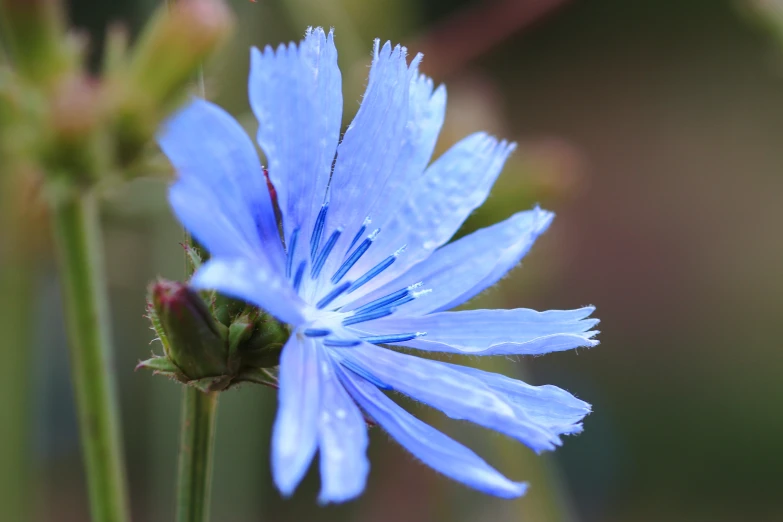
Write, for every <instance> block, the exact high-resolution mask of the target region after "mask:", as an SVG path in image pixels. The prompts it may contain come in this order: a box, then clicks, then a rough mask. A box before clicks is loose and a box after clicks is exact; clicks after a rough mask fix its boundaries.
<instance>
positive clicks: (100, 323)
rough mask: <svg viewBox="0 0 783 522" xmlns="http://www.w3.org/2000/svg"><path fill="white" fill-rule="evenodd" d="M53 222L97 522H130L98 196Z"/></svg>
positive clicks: (59, 212) (72, 200)
mask: <svg viewBox="0 0 783 522" xmlns="http://www.w3.org/2000/svg"><path fill="white" fill-rule="evenodd" d="M52 218H53V220H54V233H55V237H56V246H57V254H58V260H59V265H60V274H61V275H60V277H61V280H62V285H63V298H64V307H65V315H66V319H67V323H68V337H69V341H70V351H71V373H72V378H73V385H74V392H75V395H76V408H77V411H78V416H79V431H80V435H81V440H82V451H83V453H84V462H85V470H86V473H87V487H88V490H89V497H90V511H91V513H92V521H93V522H127V521H129V520H130V515H129V509H128V496H127V484H126V482H125V476H126V475H125V465H124V461H123V456H122V441H121V438H120V430H119V420H118V411H119V409H118V404H117V402H118V401H117V391H116V387H115V383H114V371H113V368H112V365H111V361H110V356H111V346H110V332H109V313H108V312H109V308H108V302H107V301H108V299H107V295H106V286H105V285H106V283H105V278H104V276H103V258H102V245H101V237H100V230H99V221H98V209H97V203H96V201H95V197H94V194H92V193H83V194H79V195H73V196H71V197H67V198H64V199H63V200H61V201H58V202H57V203H55V205H54V208H53V211H52Z"/></svg>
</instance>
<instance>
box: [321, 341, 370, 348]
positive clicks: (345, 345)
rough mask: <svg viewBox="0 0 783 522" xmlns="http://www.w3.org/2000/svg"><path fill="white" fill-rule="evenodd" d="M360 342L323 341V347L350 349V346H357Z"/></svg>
mask: <svg viewBox="0 0 783 522" xmlns="http://www.w3.org/2000/svg"><path fill="white" fill-rule="evenodd" d="M360 344H362V342H361V341H360V340H359V339H324V346H331V347H333V348H350V347H351V346H359V345H360Z"/></svg>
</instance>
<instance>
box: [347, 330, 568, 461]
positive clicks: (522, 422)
mask: <svg viewBox="0 0 783 522" xmlns="http://www.w3.org/2000/svg"><path fill="white" fill-rule="evenodd" d="M334 352H335V354H336V355H335V356H336V357H339V358H340V361H341V363H343V365H347V366H348V367H349V368H355V369H357V370H358V371H360V372H362V374H363V375H368V376H370V377H371V378H373V379H375V380H376V381H378V382H379V383H383V384H385V385H388V386H389V387H391V388H393V389H394V390H397V391H399V392H402V393H404V394H406V395H408V396H410V397H412V398H414V399H416V400H419V401H421V402H423V403H425V404H428V405H430V406H432V407H434V408H437V409H439V410H441V411H442V412H443V413H445V414H446V415H448V416H449V417H452V418H454V419H459V420H467V421H470V422H473V423H475V424H478V425H480V426H484V427H486V428H490V429H493V430H495V431H498V432H500V433H503V434H505V435H508V436H510V437H513V438H515V439H517V440H519V441H520V442H522V443H523V444H526V445H527V446H529V447H530V448H531V449H533V450H535V451H539V452H540V451H544V450H552V449H555V447H556V446H559V445H560V439H559V437H557V436H556V435H554V434H552V433H550V432H549V431H547V430H546V429H545V428H544V427H542V426H539V425H538V424H536V422H535V421H533V420H532V419H530V418H527V417H526V416H525V415H524V412H521V411H519V409H518V408H516V407H514V405H513V404H511V403H509V402H508V400H506V398H504V397H503V396H501V395H499V394H497V393H495V392H494V391H493V390H492V389H491V388H489V386H487V385H486V384H484V383H483V382H481V381H480V380H479V379H476V378H474V377H471V376H469V375H466V374H464V373H462V372H459V371H457V370H455V369H453V368H452V367H451V366H450V365H447V364H444V363H441V362H438V361H431V360H428V359H422V358H420V357H414V356H412V355H406V354H403V353H398V352H395V351H393V350H388V349H385V348H379V347H377V346H373V345H370V344H367V343H364V344H362V345H360V346H357V347H354V348H351V349H344V350H339V351H338V350H334Z"/></svg>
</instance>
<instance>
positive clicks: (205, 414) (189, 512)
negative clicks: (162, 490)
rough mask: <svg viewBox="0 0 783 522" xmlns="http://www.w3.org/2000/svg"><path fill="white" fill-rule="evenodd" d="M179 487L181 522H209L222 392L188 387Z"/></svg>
mask: <svg viewBox="0 0 783 522" xmlns="http://www.w3.org/2000/svg"><path fill="white" fill-rule="evenodd" d="M182 400H183V403H182V425H181V428H180V429H181V431H180V440H179V444H180V448H179V470H178V473H179V479H178V484H177V518H176V520H177V522H206V521H207V520H209V507H210V497H211V489H212V488H211V486H212V457H213V450H214V440H215V419H216V417H217V404H218V392H212V393H203V392H201V391H200V390H198V389H196V388H193V387H192V386H185V388H184V392H183V397H182Z"/></svg>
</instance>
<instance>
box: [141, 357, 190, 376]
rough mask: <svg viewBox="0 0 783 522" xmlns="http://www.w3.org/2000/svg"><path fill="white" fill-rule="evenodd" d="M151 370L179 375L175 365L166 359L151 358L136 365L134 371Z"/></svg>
mask: <svg viewBox="0 0 783 522" xmlns="http://www.w3.org/2000/svg"><path fill="white" fill-rule="evenodd" d="M142 368H143V369H145V370H152V371H154V372H166V373H181V372H180V371H179V368H177V365H176V364H174V363H173V362H171V360H170V359H169V358H168V357H158V356H156V357H153V358H151V359H147V360H146V361H141V362H140V363H139V364H137V365H136V368H135V369H136V370H140V369H142Z"/></svg>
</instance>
